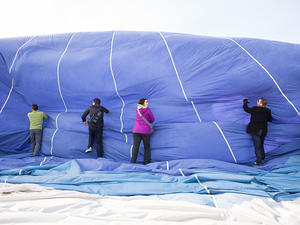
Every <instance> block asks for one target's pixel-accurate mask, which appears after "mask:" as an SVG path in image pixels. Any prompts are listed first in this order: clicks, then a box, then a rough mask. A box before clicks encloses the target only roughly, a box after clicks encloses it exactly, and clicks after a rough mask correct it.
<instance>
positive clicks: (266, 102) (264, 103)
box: [260, 98, 268, 107]
mask: <svg viewBox="0 0 300 225" xmlns="http://www.w3.org/2000/svg"><path fill="white" fill-rule="evenodd" d="M260 100H261V103H262V105H263V107H266V105H267V104H268V101H267V99H265V98H260Z"/></svg>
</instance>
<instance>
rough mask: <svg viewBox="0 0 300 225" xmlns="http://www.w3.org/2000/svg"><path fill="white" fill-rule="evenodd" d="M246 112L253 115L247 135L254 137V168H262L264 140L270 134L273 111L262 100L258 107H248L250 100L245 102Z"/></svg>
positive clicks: (246, 99) (258, 102) (259, 101)
mask: <svg viewBox="0 0 300 225" xmlns="http://www.w3.org/2000/svg"><path fill="white" fill-rule="evenodd" d="M243 102H244V105H243V108H244V110H245V112H247V113H250V114H251V118H250V123H249V124H248V127H247V133H249V134H251V135H252V138H253V143H254V148H255V155H256V162H254V166H261V165H262V164H263V161H264V159H265V150H264V140H265V137H266V135H267V132H268V122H272V115H271V110H270V109H268V108H267V107H266V105H267V100H266V99H264V98H260V99H259V100H258V101H257V106H254V107H252V108H249V107H248V103H249V101H248V98H245V99H244V100H243Z"/></svg>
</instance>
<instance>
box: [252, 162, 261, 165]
mask: <svg viewBox="0 0 300 225" xmlns="http://www.w3.org/2000/svg"><path fill="white" fill-rule="evenodd" d="M262 165H263V163H262V162H260V163H259V162H254V163H253V165H252V166H262Z"/></svg>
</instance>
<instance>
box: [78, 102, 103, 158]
mask: <svg viewBox="0 0 300 225" xmlns="http://www.w3.org/2000/svg"><path fill="white" fill-rule="evenodd" d="M100 102H101V101H100V99H99V98H95V99H94V100H93V105H92V106H90V107H89V108H88V109H87V110H85V112H84V113H83V114H82V116H81V119H82V121H83V122H84V123H85V125H88V126H89V145H88V148H87V149H86V150H85V152H86V153H88V152H91V151H92V147H93V144H94V138H95V137H96V142H97V157H102V156H103V144H102V133H103V132H102V131H103V126H104V121H103V114H104V113H109V111H108V110H107V109H106V108H104V107H103V106H100ZM88 114H90V119H89V121H88V122H87V121H86V117H87V115H88Z"/></svg>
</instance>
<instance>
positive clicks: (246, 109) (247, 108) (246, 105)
mask: <svg viewBox="0 0 300 225" xmlns="http://www.w3.org/2000/svg"><path fill="white" fill-rule="evenodd" d="M243 103H244V105H243V108H244V111H245V112H247V113H251V112H252V109H251V108H249V107H248V103H249V101H248V98H244V100H243Z"/></svg>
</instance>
